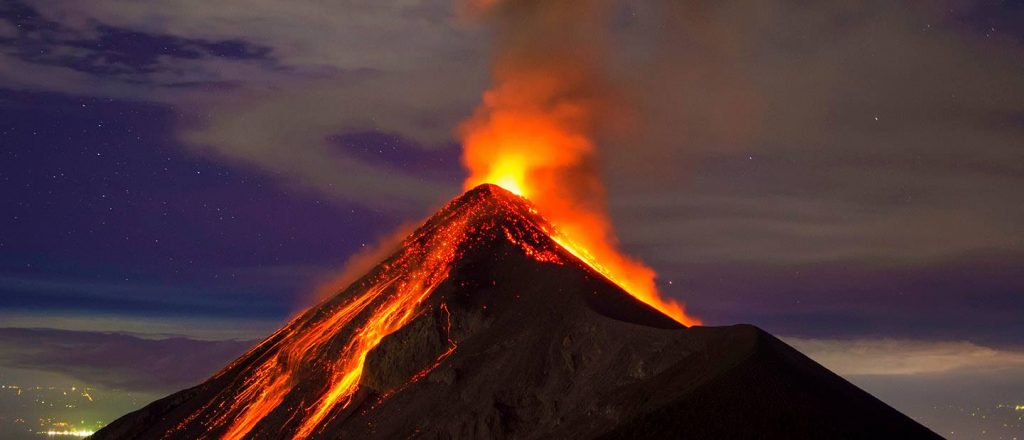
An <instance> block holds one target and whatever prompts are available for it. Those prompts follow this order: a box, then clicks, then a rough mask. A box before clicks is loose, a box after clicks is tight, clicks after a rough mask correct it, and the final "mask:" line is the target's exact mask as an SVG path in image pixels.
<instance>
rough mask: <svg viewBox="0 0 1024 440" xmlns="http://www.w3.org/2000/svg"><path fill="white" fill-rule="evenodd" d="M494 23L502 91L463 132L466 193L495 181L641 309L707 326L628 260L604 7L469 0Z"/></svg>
mask: <svg viewBox="0 0 1024 440" xmlns="http://www.w3.org/2000/svg"><path fill="white" fill-rule="evenodd" d="M470 6H471V8H472V9H473V10H474V11H475V12H476V13H478V14H482V15H484V16H486V17H487V18H489V19H492V20H495V21H496V22H497V23H495V25H496V28H497V30H498V34H497V39H498V41H497V49H496V51H497V57H496V62H495V65H494V70H493V77H494V82H495V85H494V86H493V87H492V88H491V89H490V90H489V91H487V92H486V93H485V94H484V96H483V103H482V104H481V105H480V107H479V108H478V109H477V111H476V113H475V114H474V115H473V116H472V117H471V118H470V119H469V120H467V121H466V122H465V123H464V124H463V125H462V127H461V129H460V133H461V135H462V141H463V163H464V164H465V165H466V168H468V170H469V177H468V178H467V179H466V182H465V185H464V186H465V188H466V189H469V188H473V187H475V186H477V185H479V184H481V183H493V184H496V185H498V186H501V187H502V188H505V189H507V190H509V191H511V192H513V193H515V194H518V195H520V196H523V197H525V198H527V199H529V200H530V201H531V202H533V203H534V204H535V205H536V206H537V208H538V209H539V210H540V213H541V214H542V215H543V216H544V217H545V218H547V220H548V221H550V222H551V224H553V225H554V226H555V228H556V230H557V232H556V231H551V234H552V237H553V238H554V239H555V240H556V241H557V242H558V243H559V244H561V245H562V246H563V247H565V248H566V249H568V250H569V251H570V252H572V253H573V254H574V255H576V256H577V257H578V258H580V259H581V260H583V261H585V262H587V263H588V264H590V266H592V267H593V268H594V269H596V270H597V271H599V272H601V273H602V274H604V275H605V276H606V277H608V278H609V279H610V280H612V281H613V282H615V283H617V284H618V285H619V286H621V287H622V288H623V289H625V290H626V291H628V292H629V293H630V294H632V295H633V296H635V297H636V298H638V299H640V300H641V301H643V302H645V303H647V304H649V305H651V306H652V307H655V308H657V309H658V310H660V311H661V312H662V313H665V314H666V315H669V316H671V317H672V318H674V319H675V320H677V321H679V322H681V323H683V324H685V325H695V324H699V323H700V321H699V320H698V319H696V318H694V317H692V316H689V315H687V314H686V313H685V311H684V309H683V305H682V304H680V303H678V302H676V301H674V300H671V299H667V298H664V297H662V296H661V295H660V294H659V292H658V288H657V286H656V284H655V282H654V279H655V273H654V271H653V270H652V269H651V268H649V267H647V266H645V265H644V264H642V263H640V262H639V261H637V260H635V259H632V258H630V257H628V256H625V255H623V254H622V253H621V252H620V251H619V250H618V249H617V245H616V242H617V240H616V238H615V234H614V232H613V230H612V225H611V221H610V220H609V218H608V215H607V212H606V209H605V190H604V186H603V185H602V183H601V179H600V177H599V176H598V172H597V171H596V168H597V166H596V164H595V162H596V149H595V144H594V138H595V133H596V132H597V130H598V129H599V127H600V126H601V125H602V124H603V123H604V122H606V121H607V113H608V112H607V111H606V110H607V107H608V106H609V105H610V104H609V99H608V96H607V95H608V93H607V91H606V89H607V87H608V81H606V79H605V76H606V75H604V74H603V72H602V69H603V60H602V47H601V46H602V45H601V35H602V31H601V26H603V23H604V21H603V20H604V18H605V15H604V11H605V7H604V6H605V2H603V1H599V0H579V1H573V2H533V1H519V0H486V1H484V0H480V1H472V0H471V1H470Z"/></svg>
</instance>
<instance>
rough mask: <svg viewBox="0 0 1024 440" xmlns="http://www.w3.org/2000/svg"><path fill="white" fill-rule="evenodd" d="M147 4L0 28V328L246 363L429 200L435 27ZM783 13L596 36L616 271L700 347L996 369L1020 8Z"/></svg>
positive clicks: (438, 27)
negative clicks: (105, 335) (725, 342)
mask: <svg viewBox="0 0 1024 440" xmlns="http://www.w3.org/2000/svg"><path fill="white" fill-rule="evenodd" d="M176 3H181V4H180V5H177V6H171V5H167V6H161V5H141V4H122V3H119V2H115V1H110V0H91V1H83V2H48V1H35V0H30V1H11V2H5V3H4V4H3V5H2V6H0V322H4V323H6V324H0V326H17V327H54V328H64V329H73V330H100V331H127V332H133V333H154V334H186V335H190V336H193V337H199V338H207V339H217V338H225V337H231V338H239V339H252V338H259V337H261V336H263V335H264V334H266V332H268V331H269V330H271V329H273V328H275V327H276V326H277V325H279V324H280V323H281V322H282V321H283V320H284V319H286V318H287V317H288V316H289V315H290V314H292V313H294V312H295V311H297V310H299V309H301V308H303V307H305V306H307V305H309V301H310V295H311V294H310V292H311V290H312V289H313V287H314V286H316V285H317V284H318V283H319V282H320V281H322V280H324V279H325V278H326V277H329V276H330V275H331V274H334V273H336V272H337V271H338V270H339V269H340V268H341V267H342V266H343V264H344V262H345V261H346V259H347V258H348V257H349V256H350V255H352V254H353V253H355V252H358V251H359V250H361V249H364V248H365V247H366V246H372V245H373V244H374V243H376V242H377V240H378V239H379V237H381V236H385V235H387V234H388V233H390V232H391V231H393V230H394V229H395V228H396V227H398V225H400V224H402V223H404V222H408V221H414V220H418V219H422V218H424V217H425V216H426V215H427V214H429V213H430V212H431V211H432V209H434V208H435V207H436V206H438V205H439V203H441V202H443V201H444V200H446V199H448V198H450V197H453V196H455V195H456V194H457V193H458V190H459V188H460V187H461V180H462V178H463V176H464V172H463V171H462V169H461V167H460V165H459V146H458V141H457V139H456V138H455V137H454V136H453V134H452V132H453V130H454V128H455V127H456V126H457V124H458V122H459V121H460V120H461V119H463V118H464V117H466V116H468V115H469V114H470V113H471V112H472V110H473V108H474V106H475V105H476V103H477V101H478V99H479V96H480V93H481V92H482V91H483V90H484V89H485V88H486V86H487V84H488V82H489V79H488V74H487V62H488V56H489V52H488V51H489V47H488V44H487V38H486V36H487V33H486V30H484V29H481V28H480V27H479V26H474V25H473V24H470V23H466V22H464V21H462V20H460V19H458V18H457V17H456V13H455V12H454V6H453V3H451V2H450V1H448V0H425V1H421V2H402V4H401V5H398V4H391V3H398V2H367V4H363V5H319V6H303V7H297V6H293V5H289V4H288V2H284V3H277V2H269V1H267V2H264V1H256V2H252V4H250V5H247V6H245V7H241V6H239V5H235V4H224V3H222V2H212V3H211V2H202V1H189V0H182V1H180V2H176ZM797 3H799V2H790V1H784V0H778V1H770V2H758V3H757V4H756V5H746V6H740V5H735V4H721V5H719V4H716V2H709V3H708V4H706V5H703V6H700V5H698V4H696V3H695V4H694V6H692V7H676V6H672V4H673V2H661V1H642V2H624V3H623V5H622V6H621V7H619V8H618V9H617V13H616V16H615V17H614V18H615V20H613V21H614V23H613V24H612V26H614V28H615V30H614V35H615V36H616V42H615V49H614V52H615V55H614V56H613V57H612V58H611V59H612V61H611V64H612V65H611V66H610V67H609V70H610V71H611V72H615V74H616V75H618V77H617V79H618V80H619V81H620V82H621V83H623V84H627V85H628V87H626V90H624V92H625V93H626V94H628V95H629V96H630V97H631V98H632V100H631V101H630V102H631V103H633V104H634V105H635V106H636V107H635V108H634V109H633V110H635V112H636V115H638V116H640V118H641V120H642V121H643V122H642V124H640V125H639V128H638V131H637V132H634V133H630V135H629V136H613V137H609V138H608V139H602V140H601V149H602V150H601V153H602V158H603V167H604V169H603V171H604V174H605V175H606V176H607V180H606V182H607V185H608V187H609V192H610V201H609V205H610V208H611V214H612V216H613V218H614V220H615V223H616V225H617V229H618V233H619V235H620V238H621V239H622V245H623V247H624V248H625V249H627V250H628V251H629V252H631V253H632V254H634V255H636V256H637V257H639V258H641V259H643V260H644V261H646V262H648V263H649V264H651V265H652V266H653V267H654V268H655V269H657V270H658V272H659V275H660V279H659V282H660V284H661V286H662V288H663V290H664V291H665V292H666V293H667V294H669V295H671V296H674V297H676V298H679V299H681V300H683V301H685V302H686V303H687V304H688V308H689V309H690V310H691V311H693V312H694V313H695V314H696V315H697V316H700V317H702V318H704V319H705V321H706V322H707V323H708V324H711V325H717V324H730V323H736V322H750V323H754V324H757V325H759V326H762V327H764V328H765V329H767V330H769V331H771V332H773V333H776V334H780V335H783V336H788V337H796V338H801V339H812V340H820V341H831V342H834V341H880V340H897V341H904V342H905V343H906V344H935V345H934V347H954V348H951V349H952V350H954V351H955V350H957V349H963V347H983V348H985V349H990V350H993V352H994V353H996V354H995V355H993V356H994V357H993V358H992V360H991V361H990V362H988V363H985V364H984V365H980V366H978V365H974V366H971V368H976V369H984V368H990V367H993V366H994V365H998V364H1000V363H1004V362H1008V361H1007V359H1010V360H1011V361H1009V362H1018V361H1019V360H1018V357H1016V356H1019V353H1020V352H1021V350H1024V204H1022V203H1021V195H1022V194H1024V149H1022V148H1021V146H1022V145H1024V63H1022V62H1021V60H1024V2H1020V1H980V0H979V1H973V2H972V1H953V0H949V1H934V2H926V3H925V4H921V3H919V2H891V1H877V2H862V3H861V4H860V5H857V6H850V5H847V2H832V3H830V2H819V3H816V4H815V5H803V4H797ZM837 343H838V342H837ZM944 344H945V345H944ZM949 344H953V345H949ZM955 344H968V345H955ZM913 346H914V347H918V345H913ZM956 347H959V348H956ZM965 355H966V354H965ZM1013 365H1014V366H1016V365H1017V364H1016V363H1014V364H1013ZM950 368H959V367H956V366H953V367H950ZM943 371H945V370H943ZM986 371H987V370H986ZM1000 374H1003V373H1000ZM878 382H885V381H878ZM1021 398H1022V399H1024V396H1022V397H1021Z"/></svg>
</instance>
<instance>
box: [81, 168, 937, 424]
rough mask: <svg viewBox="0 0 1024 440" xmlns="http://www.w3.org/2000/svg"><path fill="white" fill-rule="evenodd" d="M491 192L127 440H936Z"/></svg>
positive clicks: (812, 366) (779, 346)
mask: <svg viewBox="0 0 1024 440" xmlns="http://www.w3.org/2000/svg"><path fill="white" fill-rule="evenodd" d="M550 232H551V230H550V226H549V225H547V224H546V223H545V222H544V220H543V219H541V218H540V217H539V216H537V215H536V214H535V212H533V211H532V209H531V207H530V206H529V205H528V203H527V202H526V201H524V200H522V199H520V198H518V197H516V196H514V195H512V194H510V193H508V192H506V191H504V190H502V189H500V188H498V187H495V186H491V185H485V186H481V187H478V188H476V189H474V190H472V191H469V192H468V193H466V194H464V195H463V196H461V197H459V198H457V199H455V200H453V201H452V202H451V203H449V204H448V205H447V206H446V207H445V208H443V209H442V210H441V211H440V212H438V213H437V214H436V215H435V216H434V217H432V218H431V219H430V220H429V221H428V222H427V223H426V224H424V226H422V227H421V228H420V229H419V230H417V231H416V232H415V233H414V234H413V235H412V236H410V238H408V239H407V240H406V242H405V243H404V244H403V247H402V249H401V250H399V251H398V252H397V253H396V254H395V255H394V256H392V257H390V258H388V259H387V260H385V261H384V262H382V263H381V264H380V265H379V266H378V267H377V268H375V269H373V270H372V271H371V272H370V273H368V274H367V275H366V276H365V277H363V278H362V279H360V280H359V281H357V282H356V283H354V284H353V285H352V286H350V287H349V288H347V289H345V290H344V291H342V292H341V293H339V294H338V295H337V296H336V297H334V298H332V299H330V300H328V301H327V302H325V303H323V304H321V305H319V306H317V307H314V308H312V309H310V310H309V311H307V312H306V313H304V314H303V315H301V316H299V317H298V318H296V319H295V320H293V321H292V322H291V323H289V324H288V325H286V326H285V327H283V328H282V329H281V330H279V331H278V332H277V333H275V334H274V335H272V336H270V337H269V338H267V339H266V340H265V341H264V342H262V343H261V344H260V345H259V346H257V347H256V348H254V349H253V350H252V351H250V352H249V353H247V354H245V355H243V356H242V357H241V358H239V359H238V360H236V361H235V362H234V363H232V364H231V365H229V366H228V367H226V368H225V369H224V370H223V371H221V372H220V373H218V374H217V375H216V376H214V377H213V378H211V379H209V380H208V381H206V382H204V383H203V384H201V385H199V386H197V387H194V388H191V389H188V390H185V391H181V392H179V393H176V394H173V395H171V396H169V397H167V398H164V399H161V400H159V401H157V402H154V403H152V404H150V405H149V406H147V407H145V408H143V409H141V410H139V411H136V412H134V413H131V414H128V415H126V416H124V417H122V418H121V419H118V420H117V421H115V422H113V423H111V424H110V425H109V426H108V427H106V428H104V429H103V430H101V431H100V432H98V433H96V434H95V436H94V438H95V439H122V438H146V439H148V438H154V439H156V438H172V439H177V438H181V439H196V438H294V437H299V438H301V437H311V438H381V439H390V438H683V437H686V438H937V436H935V435H934V434H933V433H931V432H930V431H928V430H927V429H925V428H924V427H922V426H920V425H918V424H917V423H915V422H913V421H912V420H910V419H909V418H907V417H905V416H903V415H902V414H900V413H899V412H897V411H895V410H893V409H892V408H890V407H888V406H887V405H885V404H884V403H882V402H880V401H878V400H877V399H875V398H874V397H872V396H870V395H868V394H867V393H865V392H863V391H861V390H860V389H858V388H856V387H855V386H853V385H851V384H850V383H848V382H846V381H845V380H843V379H841V378H839V377H838V376H836V375H834V374H832V373H831V372H829V371H828V370H826V369H824V368H823V367H821V366H819V365H818V364H816V363H814V362H813V361H811V360H810V359H808V358H806V357H804V356H803V355H801V354H800V353H798V352H797V351H795V350H794V349H792V348H790V347H789V346H787V345H785V344H784V343H782V342H780V341H779V340H778V339H775V338H774V337H772V336H771V335H768V334H767V333H764V332H763V331H761V330H759V329H757V328H755V327H752V326H745V325H740V326H731V327H717V328H710V327H693V328H685V327H683V326H681V325H679V324H677V323H676V322H675V321H673V320H671V319H670V318H668V317H666V316H664V315H662V314H661V313H659V312H658V311H656V310H654V309H652V308H650V307H649V306H647V305H645V304H643V303H641V302H639V301H637V300H635V299H634V298H633V297H631V296H630V295H629V294H627V293H626V292H624V291H622V289H620V288H619V287H617V286H616V285H615V284H613V283H612V282H610V281H608V280H607V279H606V278H604V277H603V276H601V275H600V274H598V273H597V272H595V271H594V270H593V269H591V268H590V267H589V266H587V265H586V264H585V263H583V262H581V261H579V260H578V259H576V258H575V257H573V256H572V255H571V254H570V253H568V252H567V251H565V250H564V249H562V248H561V247H559V246H558V245H557V244H555V243H554V241H553V240H552V239H551V238H550V236H549V233H550Z"/></svg>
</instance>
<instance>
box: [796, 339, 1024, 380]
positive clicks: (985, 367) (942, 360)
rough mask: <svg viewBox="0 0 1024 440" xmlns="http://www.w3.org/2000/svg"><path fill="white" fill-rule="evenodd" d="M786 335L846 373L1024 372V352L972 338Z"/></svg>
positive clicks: (800, 347) (853, 374)
mask: <svg viewBox="0 0 1024 440" xmlns="http://www.w3.org/2000/svg"><path fill="white" fill-rule="evenodd" d="M785 340H786V342H788V343H790V344H792V345H793V346H794V347H796V348H797V349H798V350H800V351H802V352H803V353H804V354H806V355H808V356H809V357H811V358H812V359H814V360H815V361H818V362H819V363H821V364H822V365H824V366H825V367H827V368H829V369H831V370H832V371H834V372H836V373H838V374H841V375H844V376H864V375H882V376H886V375H898V376H903V375H929V374H945V373H962V372H970V373H971V374H974V375H987V374H998V373H1000V372H1006V371H1015V372H1020V371H1024V351H1021V350H1012V349H998V348H993V347H986V346H983V345H978V344H975V343H972V342H969V341H918V340H907V339H854V340H837V339H801V338H786V339H785Z"/></svg>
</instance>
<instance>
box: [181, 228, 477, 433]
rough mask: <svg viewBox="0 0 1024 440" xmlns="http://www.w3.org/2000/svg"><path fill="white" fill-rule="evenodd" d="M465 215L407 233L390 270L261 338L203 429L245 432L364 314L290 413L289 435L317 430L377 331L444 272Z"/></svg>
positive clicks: (339, 401) (349, 391)
mask: <svg viewBox="0 0 1024 440" xmlns="http://www.w3.org/2000/svg"><path fill="white" fill-rule="evenodd" d="M469 220H470V218H469V216H468V215H464V216H462V217H460V218H455V219H451V221H449V222H447V223H446V224H444V225H443V226H442V228H441V229H440V230H437V231H434V232H433V234H432V235H430V237H429V240H427V241H423V242H420V240H419V238H420V237H411V238H410V239H409V240H408V242H409V243H411V244H410V245H409V246H408V247H407V250H406V252H404V253H403V254H401V255H399V256H398V257H397V258H396V259H395V260H393V261H392V262H390V263H389V266H390V268H391V269H392V270H393V271H392V272H388V273H398V276H395V277H392V278H389V279H378V280H373V281H371V283H372V284H371V285H370V287H369V288H368V289H367V290H366V291H365V292H363V293H361V294H360V295H358V296H356V297H354V298H350V299H348V301H347V302H345V303H343V304H340V305H338V306H335V307H334V309H332V310H331V311H330V313H328V314H326V316H317V315H312V316H311V315H310V314H309V313H307V314H304V315H302V316H300V317H299V318H297V319H296V320H294V321H293V322H292V323H290V324H289V325H287V326H285V328H284V329H282V330H281V332H285V333H284V334H283V335H280V337H278V336H279V334H280V332H279V334H275V335H273V336H271V337H270V338H268V339H267V341H266V342H265V343H268V344H273V346H274V347H276V348H278V351H277V352H276V353H273V354H272V355H271V356H270V357H269V359H267V360H265V361H264V362H263V363H262V364H260V365H259V366H258V367H257V368H256V371H255V373H254V374H253V375H252V376H251V377H250V378H249V379H247V381H246V383H244V384H243V388H242V391H241V392H240V393H239V394H238V395H237V396H236V397H235V398H233V399H231V404H230V405H229V406H228V407H227V408H225V409H224V410H223V411H222V412H220V414H219V416H218V417H215V418H214V419H213V420H212V421H211V422H209V423H207V424H206V426H207V427H208V429H210V430H212V429H216V428H217V427H219V426H224V425H228V428H227V430H226V432H225V433H224V434H223V435H222V436H221V438H223V439H226V440H239V439H243V438H245V437H247V436H248V435H249V434H250V433H251V432H252V430H253V429H254V428H255V427H256V425H257V424H258V423H259V422H260V421H261V420H263V419H264V418H265V417H266V416H268V415H269V414H270V413H271V412H273V411H275V410H277V409H278V408H279V406H280V405H281V404H282V403H283V402H284V401H285V399H286V398H287V396H288V394H289V393H290V392H292V390H293V389H294V387H295V385H296V383H297V380H296V378H297V375H298V374H299V372H300V371H301V370H302V369H304V368H308V367H309V365H308V364H309V363H311V362H313V361H315V360H316V358H317V356H318V353H320V352H321V351H322V350H324V349H326V348H327V347H329V344H330V343H331V341H332V340H333V339H335V338H336V336H337V335H338V330H339V329H342V328H344V327H346V326H347V325H348V324H349V323H350V322H352V321H353V320H354V319H356V318H357V317H359V316H365V318H366V321H365V324H364V325H362V326H361V327H359V328H357V329H355V330H354V332H353V333H352V334H351V335H350V336H349V338H348V340H347V342H346V343H345V345H344V348H343V349H342V350H341V352H340V353H338V354H335V355H332V358H333V359H335V360H334V361H333V362H332V363H331V365H330V366H329V370H328V371H329V375H330V378H329V380H328V381H327V383H328V387H327V389H326V390H324V392H323V393H322V394H321V395H320V396H319V398H318V399H317V400H316V401H314V402H312V403H311V404H306V403H303V404H302V405H305V406H304V407H300V408H296V409H295V410H294V412H293V414H292V418H295V417H296V416H298V420H299V426H298V427H297V428H296V430H295V433H294V435H293V436H292V437H293V438H299V439H302V438H307V437H309V436H311V435H312V434H314V433H315V431H316V430H317V429H318V428H322V426H323V424H324V422H325V421H326V420H327V418H328V416H330V415H331V414H332V413H336V411H341V410H344V409H345V408H346V407H347V406H348V405H349V404H350V403H351V401H352V397H353V395H354V394H355V392H356V390H357V389H358V386H359V380H360V379H361V378H362V373H363V365H364V363H365V361H366V356H367V354H368V353H369V352H370V351H371V350H373V349H374V348H375V347H376V346H377V345H378V344H379V343H380V341H381V340H382V339H383V338H384V337H385V336H387V335H389V334H391V333H393V332H395V331H396V330H398V329H399V328H401V327H402V326H404V325H405V324H407V323H408V322H409V321H411V320H412V319H413V318H414V317H415V316H416V315H417V314H418V313H419V312H420V311H421V308H420V307H417V306H418V305H419V304H420V303H421V302H422V301H423V300H424V299H426V298H427V297H429V296H430V294H431V293H432V292H433V291H434V289H435V288H436V287H437V286H438V284H440V283H441V282H442V281H444V279H445V278H446V277H447V276H448V272H449V270H450V266H451V263H452V261H453V260H454V259H455V257H456V253H457V251H458V249H459V246H460V245H461V244H462V242H463V241H464V239H465V238H466V237H467V233H466V224H467V222H468V221H469ZM444 311H445V312H447V309H444ZM364 314H368V315H364ZM453 344H454V343H453ZM452 349H454V348H452ZM254 350H255V349H254ZM449 354H450V353H449ZM229 368H230V367H229ZM205 409H206V408H203V410H205ZM200 411H202V410H200ZM190 420H191V418H190V419H189V420H188V421H186V423H189V421H190Z"/></svg>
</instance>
